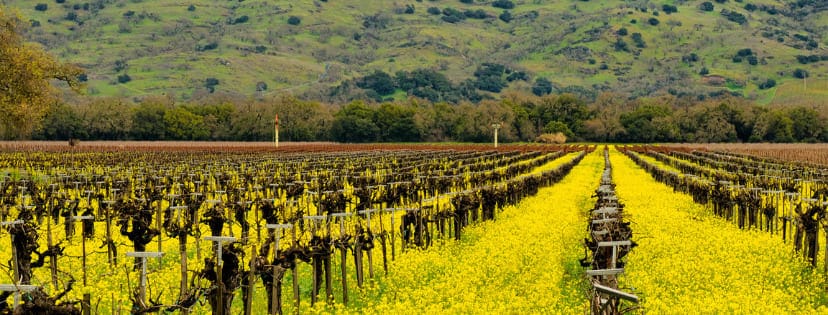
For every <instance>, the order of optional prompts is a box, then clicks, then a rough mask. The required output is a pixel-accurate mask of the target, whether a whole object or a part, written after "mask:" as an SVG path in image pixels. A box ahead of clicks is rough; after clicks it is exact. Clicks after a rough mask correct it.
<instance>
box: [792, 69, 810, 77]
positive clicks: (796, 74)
mask: <svg viewBox="0 0 828 315" xmlns="http://www.w3.org/2000/svg"><path fill="white" fill-rule="evenodd" d="M793 76H794V78H797V79H804V78H807V77H808V71H805V70H802V69H796V70H794V72H793Z"/></svg>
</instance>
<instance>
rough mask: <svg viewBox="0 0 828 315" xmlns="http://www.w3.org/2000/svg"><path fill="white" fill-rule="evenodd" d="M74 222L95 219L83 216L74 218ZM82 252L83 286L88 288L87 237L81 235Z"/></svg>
mask: <svg viewBox="0 0 828 315" xmlns="http://www.w3.org/2000/svg"><path fill="white" fill-rule="evenodd" d="M72 219H73V220H77V221H83V220H94V219H95V217H93V216H91V215H82V216H72ZM81 252H82V253H83V260H82V263H81V266H82V268H83V286H87V283H86V237H85V236H84V235H83V233H81Z"/></svg>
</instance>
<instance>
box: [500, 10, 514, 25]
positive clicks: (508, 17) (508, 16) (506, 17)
mask: <svg viewBox="0 0 828 315" xmlns="http://www.w3.org/2000/svg"><path fill="white" fill-rule="evenodd" d="M497 18H499V19H500V20H501V21H503V22H506V23H509V22H511V21H512V13H509V11H503V13H501V14H500V15H499V16H498V17H497Z"/></svg>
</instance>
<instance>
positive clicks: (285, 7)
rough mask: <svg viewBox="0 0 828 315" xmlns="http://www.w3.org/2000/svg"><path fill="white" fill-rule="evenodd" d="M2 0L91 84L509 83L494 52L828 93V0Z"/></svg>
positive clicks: (611, 74)
mask: <svg viewBox="0 0 828 315" xmlns="http://www.w3.org/2000/svg"><path fill="white" fill-rule="evenodd" d="M0 3H2V4H3V5H4V7H3V10H11V11H16V12H17V13H18V14H19V15H20V16H21V18H22V19H24V20H26V21H29V22H30V24H31V27H29V28H28V29H27V31H26V34H25V36H26V38H28V39H29V40H31V41H35V42H38V43H41V44H42V45H43V46H44V47H45V48H46V49H47V50H48V51H50V52H52V53H53V54H54V55H56V56H57V57H58V58H60V59H61V60H64V61H68V62H73V63H77V64H79V65H81V66H82V67H83V68H84V69H86V71H87V77H86V79H87V80H88V82H87V88H88V91H87V93H88V94H89V95H106V96H124V97H142V96H148V95H158V94H168V95H174V96H175V97H177V98H180V99H188V98H192V97H194V96H197V95H199V94H205V93H210V92H211V91H223V92H228V93H231V94H239V95H244V96H254V95H262V94H278V93H284V92H289V93H292V94H296V95H302V96H304V97H306V98H311V99H322V100H332V99H338V98H345V97H347V95H346V96H342V95H337V94H349V93H350V94H352V95H353V93H354V92H353V89H345V88H342V87H343V86H348V83H349V82H351V83H352V82H359V80H360V79H361V78H362V77H364V76H366V75H370V74H372V73H377V71H380V72H384V73H388V74H390V75H391V76H394V75H395V74H396V73H398V72H400V71H414V70H417V69H428V70H430V71H433V72H436V73H440V74H443V75H445V76H446V77H447V78H448V79H449V80H450V81H451V82H453V83H454V84H461V83H462V82H471V83H470V84H471V86H475V87H477V88H480V89H481V93H483V94H497V93H494V92H491V91H495V90H493V89H488V91H486V90H487V89H486V88H481V86H479V85H474V82H479V81H480V78H479V77H477V79H475V74H476V73H479V71H480V69H481V67H485V66H486V65H502V66H504V67H505V69H506V73H507V74H508V73H510V72H518V73H524V74H526V76H525V77H523V78H519V79H516V80H509V82H507V84H508V86H507V87H506V88H505V89H503V90H504V91H522V92H526V93H529V92H531V91H532V86H533V85H534V84H535V82H536V80H537V79H538V78H545V79H547V80H548V81H550V82H551V83H552V86H553V87H554V89H553V90H556V91H572V92H576V93H579V94H581V95H594V94H596V93H598V92H601V91H618V92H624V93H629V94H630V95H632V96H645V95H653V94H658V93H671V94H674V95H689V96H697V97H704V96H708V95H717V94H721V93H724V92H726V91H729V92H732V93H735V94H739V95H743V96H745V97H748V98H752V99H755V100H756V101H757V102H758V103H764V104H767V103H820V104H823V103H825V99H826V98H825V96H826V94H828V73H825V70H824V69H826V63H828V51H826V49H825V47H826V45H828V36H825V34H828V32H827V31H828V5H825V4H824V1H815V0H814V1H805V0H800V1H774V0H739V1H736V0H716V1H646V0H640V1H616V0H607V1H595V0H593V1H574V0H565V1H558V0H511V1H508V0H495V1H480V0H437V1H428V0H417V1H414V0H411V1H404V0H398V1H368V0H351V1H338V0H328V1H322V0H317V1H271V0H203V1H173V0H37V1H29V0H0ZM803 78H804V79H803ZM475 80H477V81H475ZM406 92H410V91H405V90H404V89H400V88H399V87H397V88H396V90H393V89H392V91H390V92H389V91H385V92H384V93H380V94H383V97H395V96H404V95H405V94H406ZM495 92H496V91H495ZM494 96H495V97H496V95H494Z"/></svg>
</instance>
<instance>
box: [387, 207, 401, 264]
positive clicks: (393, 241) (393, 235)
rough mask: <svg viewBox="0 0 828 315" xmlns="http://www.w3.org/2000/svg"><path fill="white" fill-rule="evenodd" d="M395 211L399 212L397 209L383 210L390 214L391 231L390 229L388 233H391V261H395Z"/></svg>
mask: <svg viewBox="0 0 828 315" xmlns="http://www.w3.org/2000/svg"><path fill="white" fill-rule="evenodd" d="M397 210H399V209H397V208H388V209H385V211H389V212H391V229H390V231H391V261H395V260H396V248H397V245H396V244H397V230H396V228H395V227H394V226H395V225H394V217H396V214H397Z"/></svg>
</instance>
